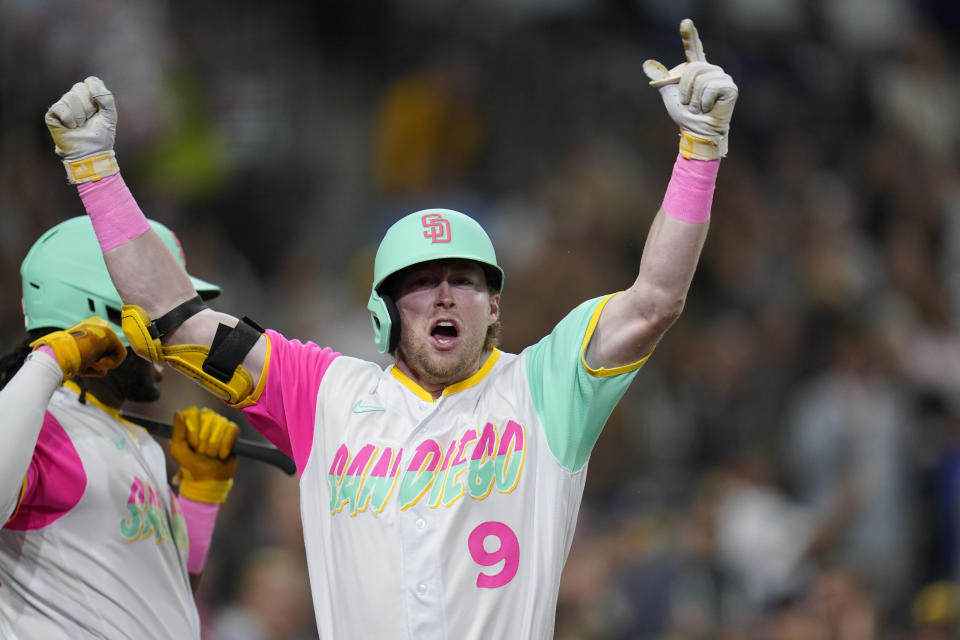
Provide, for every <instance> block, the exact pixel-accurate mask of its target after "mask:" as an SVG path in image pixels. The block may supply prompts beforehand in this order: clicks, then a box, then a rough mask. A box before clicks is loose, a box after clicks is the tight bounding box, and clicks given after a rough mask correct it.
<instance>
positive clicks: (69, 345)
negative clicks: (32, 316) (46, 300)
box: [30, 316, 127, 378]
mask: <svg viewBox="0 0 960 640" xmlns="http://www.w3.org/2000/svg"><path fill="white" fill-rule="evenodd" d="M43 345H46V346H48V347H50V348H51V349H52V350H53V354H54V356H56V358H57V363H58V364H59V365H60V369H61V370H62V371H63V377H64V378H72V377H73V376H88V377H92V378H101V377H103V376H105V375H106V374H107V371H109V370H110V369H113V368H114V367H116V366H117V365H119V364H120V363H121V362H123V360H124V358H126V357H127V348H126V347H124V346H123V343H122V342H120V338H118V337H117V334H116V333H114V331H113V329H111V328H110V325H109V324H108V323H107V321H106V320H104V319H103V318H98V317H97V316H93V317H91V318H87V319H86V320H84V321H82V322H78V323H77V324H75V325H73V326H72V327H70V328H69V329H66V330H64V331H53V332H51V333H48V334H46V335H45V336H42V337H40V338H37V339H36V340H34V341H33V342H31V343H30V346H31V347H32V348H33V350H34V351H36V349H37V347H40V346H43Z"/></svg>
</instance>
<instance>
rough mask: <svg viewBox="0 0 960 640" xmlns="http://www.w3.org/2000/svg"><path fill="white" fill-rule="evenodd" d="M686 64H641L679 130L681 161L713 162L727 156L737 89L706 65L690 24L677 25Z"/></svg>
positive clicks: (693, 28)
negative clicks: (668, 66) (671, 66)
mask: <svg viewBox="0 0 960 640" xmlns="http://www.w3.org/2000/svg"><path fill="white" fill-rule="evenodd" d="M680 38H681V40H682V41H683V49H684V52H685V53H686V57H687V61H686V62H684V63H681V64H679V65H677V66H675V67H674V68H672V69H669V70H668V69H667V68H666V67H665V66H664V65H662V64H661V63H659V62H657V61H656V60H647V61H646V62H644V63H643V72H644V73H645V74H646V75H647V77H648V78H650V86H652V87H657V88H658V89H659V90H660V96H661V97H662V98H663V104H664V105H665V106H666V108H667V113H669V114H670V117H671V118H673V121H674V122H676V123H677V125H678V126H679V127H680V153H681V155H683V157H685V158H694V159H697V160H714V159H716V158H722V157H724V156H726V155H727V136H728V134H729V133H730V119H731V118H732V117H733V107H734V105H735V104H736V103H737V96H738V95H739V89H737V85H736V84H734V82H733V78H731V77H730V76H729V75H727V74H726V73H725V72H724V70H723V69H721V68H720V67H718V66H717V65H715V64H710V63H709V62H707V57H706V54H704V52H703V43H701V42H700V35H699V34H698V33H697V28H696V27H695V26H694V25H693V21H692V20H690V19H689V18H686V19H684V20H683V21H682V22H681V23H680Z"/></svg>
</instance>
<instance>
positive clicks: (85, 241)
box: [20, 216, 220, 345]
mask: <svg viewBox="0 0 960 640" xmlns="http://www.w3.org/2000/svg"><path fill="white" fill-rule="evenodd" d="M149 222H150V226H151V227H153V230H154V231H156V232H157V235H159V236H160V238H161V239H162V240H163V242H164V243H165V244H166V245H167V247H169V249H170V251H171V252H172V253H173V255H174V256H176V257H177V260H178V261H179V262H180V264H181V265H185V261H184V257H183V249H182V248H181V247H180V241H179V240H177V237H176V236H175V235H174V234H173V232H172V231H170V229H168V228H167V227H165V226H163V225H162V224H160V223H159V222H156V221H154V220H150V221H149ZM20 278H21V279H22V281H23V315H24V325H25V327H26V330H27V331H31V330H33V329H39V328H45V327H51V328H54V329H66V328H68V327H72V326H73V325H75V324H77V323H78V322H81V321H82V320H86V319H87V318H89V317H90V316H100V317H101V318H103V319H104V320H107V321H108V322H109V323H110V326H111V327H113V330H114V331H115V332H116V333H117V336H119V337H120V340H122V341H123V343H124V344H125V345H127V344H128V343H127V339H126V337H125V336H124V335H123V330H122V329H121V328H120V307H121V306H122V305H123V303H122V302H121V300H120V294H119V293H117V289H116V287H114V286H113V282H112V281H111V280H110V274H109V273H108V272H107V265H106V263H104V261H103V253H102V252H101V250H100V243H99V242H98V241H97V236H96V234H95V233H94V231H93V225H92V224H91V223H90V218H89V217H88V216H78V217H76V218H70V219H68V220H64V221H63V222H61V223H60V224H58V225H56V226H54V227H52V228H50V229H48V230H47V231H46V232H45V233H44V234H43V235H42V236H40V238H39V239H38V240H37V241H36V242H35V243H33V246H32V247H31V248H30V251H29V252H27V256H26V257H25V258H24V259H23V263H22V264H21V265H20ZM190 279H191V280H192V281H193V286H194V288H196V290H197V293H199V294H200V296H201V297H202V298H203V299H204V300H208V299H210V298H213V297H215V296H217V295H219V294H220V287H218V286H217V285H215V284H211V283H209V282H205V281H203V280H200V279H199V278H194V277H193V276H190Z"/></svg>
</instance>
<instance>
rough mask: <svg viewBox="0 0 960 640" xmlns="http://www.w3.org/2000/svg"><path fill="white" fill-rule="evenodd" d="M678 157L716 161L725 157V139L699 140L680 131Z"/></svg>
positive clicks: (690, 134) (697, 137)
mask: <svg viewBox="0 0 960 640" xmlns="http://www.w3.org/2000/svg"><path fill="white" fill-rule="evenodd" d="M680 155H682V156H683V157H684V158H686V159H687V160H717V159H719V158H723V157H726V155H727V137H726V136H723V137H720V138H701V137H700V136H695V135H693V134H692V133H690V132H689V131H684V130H683V129H681V130H680Z"/></svg>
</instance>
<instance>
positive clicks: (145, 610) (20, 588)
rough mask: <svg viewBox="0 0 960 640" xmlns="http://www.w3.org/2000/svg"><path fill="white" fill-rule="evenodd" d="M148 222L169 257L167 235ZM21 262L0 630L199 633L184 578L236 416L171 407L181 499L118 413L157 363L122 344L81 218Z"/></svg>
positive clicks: (7, 422) (194, 560)
mask: <svg viewBox="0 0 960 640" xmlns="http://www.w3.org/2000/svg"><path fill="white" fill-rule="evenodd" d="M152 228H153V229H154V230H155V232H156V234H157V236H156V237H157V238H160V239H161V243H163V244H164V247H169V248H170V249H171V250H173V251H174V252H175V253H176V254H177V255H178V256H179V255H180V253H179V247H178V245H177V243H176V239H175V238H174V236H173V234H172V233H171V232H170V231H169V230H168V229H167V228H166V227H164V226H162V225H160V224H159V223H152ZM178 264H180V263H178ZM20 273H21V276H22V279H23V311H24V315H25V321H26V329H27V338H26V339H25V340H24V341H23V343H22V344H21V345H20V346H19V347H17V348H16V349H14V350H13V351H12V352H11V353H9V354H8V355H6V356H4V357H3V358H2V359H0V386H2V387H3V388H2V390H0V416H3V433H4V444H3V446H2V447H0V522H2V523H4V524H3V527H2V529H0V637H2V638H9V639H24V640H35V639H38V638H67V637H69V638H157V639H160V638H163V639H170V638H178V639H179V638H185V639H189V638H199V637H200V621H199V617H198V614H197V607H196V604H195V602H194V600H193V593H192V590H191V588H192V587H195V585H196V581H197V579H198V578H199V574H200V572H201V570H202V568H203V564H204V559H205V556H206V553H207V549H208V548H209V544H210V539H211V536H212V533H213V526H214V522H215V518H216V515H217V510H218V509H219V504H220V503H221V502H223V500H224V499H225V498H226V496H227V493H228V492H229V491H230V487H231V485H232V483H233V480H232V478H233V473H234V470H235V468H236V458H235V457H234V456H231V455H230V449H231V447H232V445H233V442H234V440H235V439H236V436H237V432H238V428H237V426H236V425H235V424H234V423H233V422H231V421H229V420H227V419H226V418H223V417H221V416H219V415H218V414H216V413H214V412H212V411H210V410H209V409H202V410H200V409H197V408H196V407H190V408H188V409H185V410H183V411H181V412H178V413H177V414H176V415H175V418H174V436H173V439H172V441H171V447H170V452H171V454H172V456H173V457H174V459H175V460H176V461H177V462H178V463H179V465H180V471H179V473H180V476H181V478H182V480H181V483H180V495H179V500H178V498H177V496H175V495H174V494H173V493H172V491H171V490H170V488H169V486H168V484H167V471H166V460H165V454H164V452H163V449H162V448H161V447H160V445H159V444H157V442H156V441H154V440H153V438H151V437H150V435H149V434H147V432H146V431H144V430H143V429H142V428H140V427H138V426H136V425H134V424H132V423H130V422H127V421H125V420H123V419H122V418H121V417H120V414H119V408H120V407H121V405H122V404H123V403H124V402H125V401H133V402H152V401H155V400H157V398H158V397H159V391H158V389H157V386H156V380H155V377H156V376H157V375H158V374H157V373H156V370H155V368H154V365H152V364H151V363H149V362H147V361H146V360H143V359H142V358H139V357H136V356H130V357H126V356H127V347H126V346H125V339H121V338H119V337H118V333H121V335H122V332H121V331H120V327H119V325H118V324H115V323H117V322H119V317H120V307H121V302H120V296H119V294H117V292H116V289H115V288H114V287H113V285H112V284H111V282H110V277H109V275H108V274H107V270H106V267H105V265H104V263H103V259H102V257H101V254H100V248H99V246H98V244H97V239H96V236H95V235H94V232H93V227H92V226H91V224H90V219H89V218H88V217H87V216H81V217H77V218H72V219H69V220H66V221H64V222H62V223H60V224H58V225H56V226H55V227H53V228H52V229H50V230H48V231H47V232H46V233H44V234H43V235H42V236H41V237H40V239H39V240H37V242H36V243H35V244H34V245H33V247H32V248H31V249H30V251H29V253H28V254H27V256H26V258H25V259H24V261H23V264H22V266H21V269H20ZM191 282H192V283H193V284H194V286H196V287H197V289H198V290H199V291H201V292H202V294H204V295H216V294H217V293H218V292H219V288H218V287H216V286H214V285H211V284H208V283H205V282H203V281H201V280H197V279H193V280H191ZM91 314H97V315H94V316H93V317H88V316H91ZM98 316H100V317H98ZM103 318H111V320H112V321H111V322H108V321H107V320H104V319H103Z"/></svg>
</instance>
